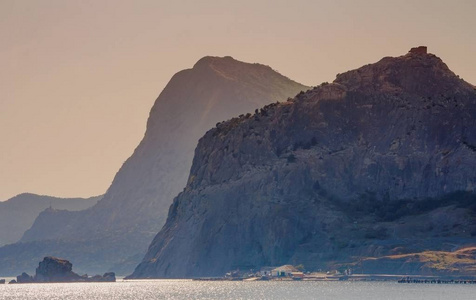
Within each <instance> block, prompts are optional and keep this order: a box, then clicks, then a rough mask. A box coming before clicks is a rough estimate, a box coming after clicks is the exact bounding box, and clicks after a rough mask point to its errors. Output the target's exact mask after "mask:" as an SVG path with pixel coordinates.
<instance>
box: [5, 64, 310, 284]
mask: <svg viewBox="0 0 476 300" xmlns="http://www.w3.org/2000/svg"><path fill="white" fill-rule="evenodd" d="M304 89H307V87H305V86H303V85H301V84H299V83H296V82H294V81H292V80H290V79H289V78H287V77H285V76H283V75H281V74H279V73H277V72H276V71H274V70H273V69H271V68H270V67H268V66H264V65H261V64H250V63H244V62H240V61H237V60H235V59H233V58H231V57H210V56H208V57H204V58H202V59H200V60H199V61H198V62H197V63H196V64H195V65H194V66H193V68H191V69H187V70H183V71H180V72H178V73H177V74H175V75H174V76H173V77H172V79H171V80H170V82H169V83H168V84H167V86H166V87H165V89H164V90H163V91H162V93H161V94H160V96H159V97H158V98H157V100H156V101H155V104H154V106H153V107H152V110H151V112H150V116H149V119H148V121H147V130H146V132H145V136H144V138H143V140H142V141H141V142H140V144H139V145H138V147H137V148H136V149H135V151H134V153H133V154H132V156H131V157H130V158H129V159H127V161H126V162H125V163H124V165H123V166H122V167H121V169H120V170H119V172H118V173H117V174H116V176H115V178H114V181H113V182H112V184H111V186H110V187H109V189H108V191H107V192H106V194H105V195H104V197H103V198H102V199H101V200H100V201H99V202H98V203H97V204H96V205H95V206H93V207H91V208H89V209H87V210H84V211H81V212H68V211H62V210H57V209H48V210H46V211H44V212H42V213H41V214H40V216H39V217H38V218H37V219H36V221H35V223H34V224H33V226H32V228H31V229H30V230H28V231H27V232H26V233H25V234H24V236H23V238H22V239H21V241H20V243H16V244H13V245H9V246H6V247H3V248H0V272H3V274H6V275H8V274H12V273H13V274H16V273H17V272H21V271H23V270H27V269H29V268H31V261H32V260H33V261H36V260H39V259H40V258H42V257H43V256H45V255H55V256H59V257H69V258H71V260H73V261H74V262H75V266H76V268H77V269H78V270H80V271H81V272H87V273H96V272H99V271H102V270H113V271H116V272H118V273H120V274H128V273H130V272H132V270H133V269H134V267H135V266H136V265H137V264H138V263H139V262H140V261H141V259H142V257H143V256H144V254H145V252H146V251H147V246H148V245H149V244H150V241H151V240H152V239H153V238H154V236H155V234H156V233H157V232H158V231H159V230H160V228H161V227H162V226H163V225H164V223H165V220H166V218H167V213H168V209H169V207H170V205H171V204H172V201H173V198H174V197H175V196H177V194H178V193H179V192H180V191H182V189H183V187H184V186H185V185H186V183H187V178H188V173H189V171H190V167H191V165H192V159H193V155H194V149H195V147H196V145H197V143H198V140H199V138H200V137H201V136H203V135H204V134H205V132H206V131H207V130H209V129H210V128H212V127H213V126H215V124H216V123H217V122H221V121H224V120H227V119H230V118H231V117H233V116H235V114H246V113H249V112H253V111H254V110H255V109H256V108H259V107H262V106H263V105H266V104H269V103H273V102H276V101H281V100H285V99H286V98H287V97H290V96H294V95H296V94H297V93H299V92H300V91H301V90H304ZM19 253H22V254H21V255H20V254H19ZM11 261H15V264H11Z"/></svg>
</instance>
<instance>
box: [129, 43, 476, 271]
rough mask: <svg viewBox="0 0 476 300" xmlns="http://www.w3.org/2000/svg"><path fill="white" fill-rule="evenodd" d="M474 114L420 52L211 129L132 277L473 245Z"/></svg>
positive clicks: (456, 85) (450, 79)
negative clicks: (185, 183)
mask: <svg viewBox="0 0 476 300" xmlns="http://www.w3.org/2000/svg"><path fill="white" fill-rule="evenodd" d="M475 116H476V91H475V90H474V87H473V86H471V85H470V84H468V83H466V82H464V81H463V80H461V79H459V77H457V76H456V75H455V74H454V73H453V72H451V71H450V70H449V69H448V67H447V66H446V65H445V64H444V63H443V62H442V61H441V59H439V58H438V57H436V56H435V55H432V54H427V53H426V48H417V49H412V51H411V52H410V53H408V54H406V55H404V56H400V57H386V58H384V59H382V60H380V61H379V62H377V63H374V64H370V65H367V66H364V67H362V68H360V69H357V70H354V71H350V72H346V73H344V74H340V75H338V76H337V78H336V80H335V81H334V83H331V84H322V85H320V86H318V87H316V88H314V89H312V90H310V91H308V92H306V93H301V94H299V95H298V96H297V97H296V98H295V99H294V100H293V101H289V102H286V103H282V104H273V105H268V106H266V107H265V108H263V109H262V110H261V111H260V112H259V113H257V114H255V115H253V116H242V117H239V118H234V119H232V120H230V121H228V122H225V123H222V124H219V125H218V126H217V127H216V128H214V129H212V130H210V131H209V132H207V134H206V135H205V136H204V137H203V138H202V139H201V140H200V142H199V145H198V146H197V149H196V152H195V158H194V162H193V166H192V169H191V171H190V176H189V180H188V183H187V186H186V188H185V190H184V191H183V192H182V193H181V194H179V196H178V197H176V198H175V199H174V203H173V205H172V207H171V209H170V211H169V216H168V219H167V222H166V224H165V226H164V227H163V229H162V230H161V231H160V232H159V233H158V235H157V236H156V237H155V239H154V241H153V242H152V244H151V245H150V246H149V251H148V253H147V254H146V256H145V257H144V259H143V261H142V263H141V264H140V265H139V266H138V267H137V268H136V270H135V272H134V273H133V275H132V276H131V277H133V278H145V277H159V278H160V277H169V278H177V277H178V278H180V277H194V276H221V275H223V274H224V273H225V272H227V271H229V270H232V269H236V268H242V269H250V268H259V267H261V266H270V265H281V264H287V263H291V264H304V266H305V267H306V268H307V269H309V270H313V269H314V270H315V269H319V268H323V269H325V268H328V267H330V266H335V265H336V264H341V265H342V264H343V263H346V262H348V263H349V264H352V263H353V262H354V261H355V260H358V259H360V258H362V257H379V256H383V255H395V254H402V253H415V252H420V251H423V250H443V251H450V250H452V249H456V248H458V247H459V246H463V245H467V244H476V238H475V237H474V236H475V235H476V213H475V212H476V196H475V194H474V189H475V187H476V169H475V168H474V165H475V163H476V131H475V130H474V128H476V118H475ZM382 270H385V266H383V265H382ZM388 271H391V269H388Z"/></svg>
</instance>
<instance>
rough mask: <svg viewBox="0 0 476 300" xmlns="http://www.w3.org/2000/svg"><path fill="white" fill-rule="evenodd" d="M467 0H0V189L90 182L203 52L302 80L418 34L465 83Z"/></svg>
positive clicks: (393, 50) (474, 75)
mask: <svg viewBox="0 0 476 300" xmlns="http://www.w3.org/2000/svg"><path fill="white" fill-rule="evenodd" d="M475 12H476V1H473V0H466V1H465V0H454V1H440V0H432V1H428V0H420V1H415V0H412V1H409V0H400V1H374V0H369V1H350V0H349V1H344V0H340V1H317V0H313V1H305V0H294V1H279V0H276V1H258V0H254V1H249V0H243V1H157V0H138V1H127V0H111V1H109V0H86V1H63V0H44V1H34V0H30V1H27V0H24V1H17V0H2V1H1V2H0V41H1V42H0V88H1V89H0V91H1V92H0V200H6V199H8V198H10V197H12V196H14V195H16V194H19V193H22V192H32V193H39V194H47V195H52V196H60V197H73V196H74V197H76V196H83V197H87V196H92V195H98V194H102V193H104V192H105V191H106V189H107V188H108V186H109V184H110V183H111V181H112V179H113V177H114V175H115V173H116V172H117V171H118V170H119V168H120V166H121V165H122V163H123V162H124V161H125V160H126V159H127V158H128V157H129V156H130V155H131V154H132V152H133V150H134V148H135V147H136V146H137V145H138V143H139V142H140V140H141V138H142V136H143V134H144V131H145V124H146V120H147V117H148V113H149V110H150V108H151V107H152V104H153V102H154V100H155V99H156V97H157V96H158V94H159V93H160V91H161V90H162V89H163V88H164V86H165V85H166V84H167V82H168V80H169V79H170V78H171V76H172V75H173V74H174V73H176V72H178V71H180V70H182V69H186V68H190V67H192V66H193V65H194V63H195V62H196V61H197V60H198V59H200V58H201V57H203V56H206V55H215V56H226V55H230V56H233V57H234V58H236V59H238V60H242V61H246V62H259V63H262V64H266V65H270V66H271V67H272V68H273V69H275V70H278V71H279V72H280V73H282V74H283V75H286V76H288V77H290V78H291V79H293V80H296V81H298V82H301V83H303V84H306V85H317V84H320V83H321V82H323V81H332V80H333V79H334V78H335V75H336V74H337V73H341V72H344V71H346V70H349V69H353V68H357V67H360V66H361V65H363V64H367V63H371V62H375V61H377V60H379V59H380V58H382V57H383V56H398V55H403V54H405V53H406V51H408V50H409V49H410V48H411V47H413V46H419V45H426V46H428V49H429V52H431V53H434V54H436V55H438V56H439V57H441V58H442V59H443V60H444V61H445V62H446V63H447V64H448V66H449V67H450V68H451V69H452V70H453V71H454V72H455V73H456V74H458V75H460V77H462V78H464V79H465V80H466V81H468V82H470V83H472V84H476V58H475V56H474V54H475V53H476V35H475V34H474V29H475V28H476V18H475V17H474V13H475Z"/></svg>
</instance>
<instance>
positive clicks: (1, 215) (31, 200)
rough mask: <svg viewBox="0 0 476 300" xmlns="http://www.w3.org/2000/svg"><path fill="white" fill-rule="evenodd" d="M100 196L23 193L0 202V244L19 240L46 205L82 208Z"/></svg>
mask: <svg viewBox="0 0 476 300" xmlns="http://www.w3.org/2000/svg"><path fill="white" fill-rule="evenodd" d="M101 197H102V196H97V197H91V198H88V199H83V198H57V197H50V196H40V195H35V194H27V193H25V194H20V195H18V196H15V197H13V198H11V199H8V200H7V201H5V202H0V228H1V229H2V230H0V246H3V245H6V244H11V243H15V242H17V241H18V240H20V239H21V237H22V235H23V233H25V231H26V230H28V228H30V227H31V226H32V225H33V223H34V221H35V219H36V217H38V215H39V214H40V212H42V211H43V210H45V209H47V208H48V207H51V208H54V209H62V210H70V211H78V210H84V209H87V208H88V207H91V206H93V205H94V204H96V203H97V202H98V200H100V199H101Z"/></svg>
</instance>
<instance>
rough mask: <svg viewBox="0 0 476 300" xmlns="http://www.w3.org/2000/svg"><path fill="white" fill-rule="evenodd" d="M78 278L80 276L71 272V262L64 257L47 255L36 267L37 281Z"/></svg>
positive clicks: (75, 279)
mask: <svg viewBox="0 0 476 300" xmlns="http://www.w3.org/2000/svg"><path fill="white" fill-rule="evenodd" d="M79 279H80V276H79V275H78V274H76V273H74V272H73V264H71V263H70V262H69V261H68V260H65V259H61V258H56V257H51V256H48V257H45V258H44V259H43V261H42V262H40V264H39V266H38V268H36V275H35V281H37V282H65V281H66V282H67V281H79ZM18 282H20V281H18Z"/></svg>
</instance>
